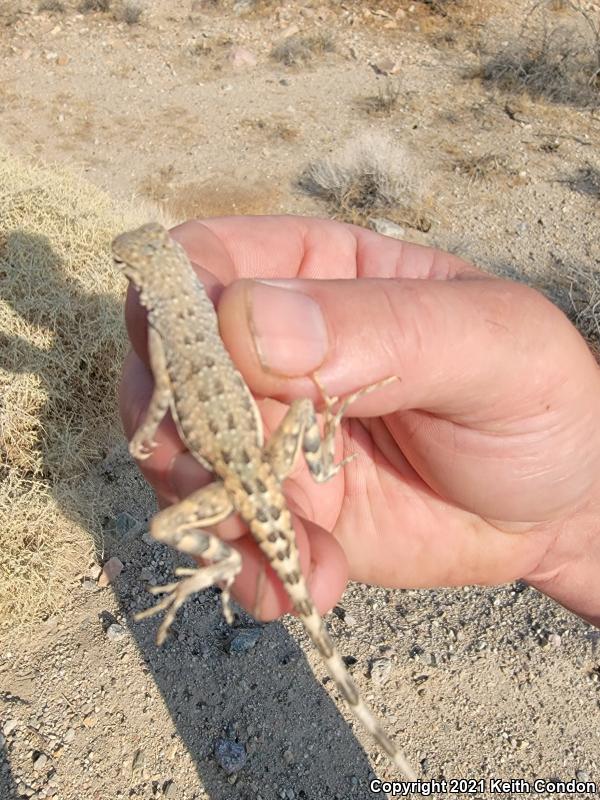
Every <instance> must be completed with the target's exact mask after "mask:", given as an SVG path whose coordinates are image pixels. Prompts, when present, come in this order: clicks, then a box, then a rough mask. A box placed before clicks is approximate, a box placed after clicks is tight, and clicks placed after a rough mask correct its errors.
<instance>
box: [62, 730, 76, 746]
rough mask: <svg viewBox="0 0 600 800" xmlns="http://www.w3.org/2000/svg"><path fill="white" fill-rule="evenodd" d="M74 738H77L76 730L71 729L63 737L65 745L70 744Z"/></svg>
mask: <svg viewBox="0 0 600 800" xmlns="http://www.w3.org/2000/svg"><path fill="white" fill-rule="evenodd" d="M74 738H75V728H69V730H68V731H66V732H65V735H64V736H63V742H64V743H65V744H70V743H71V742H72V741H73V739H74Z"/></svg>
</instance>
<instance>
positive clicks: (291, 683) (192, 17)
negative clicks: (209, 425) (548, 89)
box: [0, 0, 600, 800]
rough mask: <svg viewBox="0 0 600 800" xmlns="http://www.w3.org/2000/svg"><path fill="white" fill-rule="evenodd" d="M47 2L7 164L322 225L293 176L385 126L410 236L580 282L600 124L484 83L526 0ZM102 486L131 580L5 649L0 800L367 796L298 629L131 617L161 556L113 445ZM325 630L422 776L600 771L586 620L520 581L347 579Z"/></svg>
mask: <svg viewBox="0 0 600 800" xmlns="http://www.w3.org/2000/svg"><path fill="white" fill-rule="evenodd" d="M100 5H101V4H100ZM109 5H110V4H109ZM561 5H562V4H560V3H555V4H551V3H547V4H545V6H547V8H546V11H547V13H548V14H549V15H552V14H554V15H558V17H556V16H555V17H552V16H551V21H552V22H553V23H554V22H556V19H558V21H559V22H561V21H564V20H567V21H568V19H567V12H566V11H565V9H564V8H563V9H562V10H561V9H560V8H558V10H553V8H554V6H557V7H560V6H561ZM588 5H591V6H592V7H593V6H594V4H588ZM59 6H60V4H52V3H46V4H44V3H42V4H41V7H42V8H44V7H45V8H46V9H47V10H41V11H38V7H39V6H38V4H37V3H29V2H23V3H16V2H14V3H12V2H11V3H6V2H5V3H0V123H1V124H0V128H1V136H2V138H3V140H4V141H5V142H6V143H7V144H8V145H9V146H10V147H11V149H12V150H13V151H14V153H15V154H16V155H19V156H21V157H24V158H28V159H32V160H34V159H42V160H43V161H44V162H50V161H56V162H58V163H59V164H61V165H68V166H70V167H72V168H75V169H76V170H79V171H81V172H83V173H84V174H85V175H86V176H87V177H88V179H89V180H90V181H92V182H93V183H95V184H97V185H98V186H100V187H102V188H103V189H105V190H107V191H108V192H110V193H111V194H112V195H114V196H117V197H120V198H123V199H124V200H130V199H131V198H132V197H134V198H138V199H139V201H140V202H141V201H142V200H143V201H146V200H150V201H152V202H154V203H160V204H162V206H163V208H164V210H165V213H166V214H167V215H168V216H170V217H172V218H173V219H174V220H182V219H184V218H186V217H190V216H207V215H213V214H223V213H281V212H290V213H311V214H319V215H322V216H326V215H328V214H330V213H331V211H332V209H331V208H329V207H328V206H326V205H324V204H323V203H322V202H321V201H319V200H317V199H314V198H313V197H309V196H306V195H305V194H303V193H302V192H301V191H300V190H299V189H298V188H297V179H298V176H299V175H300V174H301V172H302V170H303V169H304V167H305V166H306V164H307V163H309V162H311V161H312V160H314V159H315V158H320V157H323V156H325V155H334V156H335V154H336V153H338V152H339V151H340V150H341V149H342V147H343V146H344V144H345V143H346V142H347V141H349V140H352V139H354V138H356V137H357V136H361V135H364V134H365V133H367V134H369V133H381V132H383V133H386V134H387V135H389V136H391V137H392V138H393V139H394V140H395V141H397V142H398V143H400V144H402V145H403V146H405V147H407V148H409V150H410V152H411V154H412V162H413V168H414V172H415V175H416V176H417V183H418V187H417V188H418V192H417V195H418V197H419V198H420V199H419V208H418V212H419V214H418V216H420V218H421V219H426V220H427V224H423V225H419V226H418V227H419V228H420V229H417V228H411V227H409V226H408V225H406V220H405V219H402V218H397V219H396V221H397V222H400V223H401V224H402V225H403V226H404V227H405V231H406V237H407V238H410V239H413V240H417V241H421V242H425V243H429V244H436V245H439V246H441V247H444V248H446V249H450V250H452V251H454V252H459V253H460V254H461V255H464V256H466V257H468V258H470V259H472V260H474V261H475V262H476V263H478V264H479V265H481V266H484V267H487V268H489V269H491V270H493V271H496V272H500V273H502V274H507V275H510V276H513V277H517V278H522V279H527V280H530V281H533V282H535V283H537V284H539V285H541V286H543V287H544V288H545V289H546V290H548V291H550V292H551V293H553V295H554V296H556V297H557V299H558V300H559V301H560V302H561V303H563V304H564V305H565V307H567V308H569V303H570V298H571V299H572V292H570V289H571V288H572V287H571V283H570V279H569V276H570V275H573V274H577V273H579V272H581V271H587V272H593V271H594V270H597V267H598V255H597V253H598V250H597V242H598V233H599V227H600V226H599V224H598V200H599V198H600V181H599V180H598V175H599V174H600V173H599V170H600V163H599V162H598V145H599V142H600V116H599V114H598V111H597V110H595V109H594V108H589V107H588V108H584V107H582V106H581V104H577V103H576V102H571V101H569V99H568V97H564V98H562V100H563V102H554V99H553V98H548V97H544V96H538V97H532V96H531V95H529V94H519V93H508V92H506V91H503V90H502V89H501V88H498V87H497V86H494V84H493V83H487V84H486V83H482V81H481V80H479V79H478V78H475V77H473V75H474V74H475V73H476V72H477V70H478V69H479V68H480V65H481V64H482V63H483V62H484V61H485V58H486V57H487V54H489V53H494V52H499V51H501V49H502V47H504V46H505V45H506V42H507V41H511V40H514V41H517V36H518V33H519V30H520V25H521V23H522V21H523V19H524V17H525V12H526V11H527V9H530V8H531V4H529V3H524V2H517V3H508V2H499V3H494V4H492V3H485V2H479V3H467V2H463V3H459V2H456V3H452V2H440V3H420V2H415V3H408V2H398V3H392V2H383V1H382V2H381V3H379V4H371V3H369V2H365V3H359V2H348V3H327V2H324V0H323V2H320V3H317V2H307V3H302V4H301V3H294V2H288V3H271V4H269V3H268V2H262V1H261V2H256V3H254V2H251V0H237V2H222V3H220V2H199V0H196V1H195V2H193V3H191V4H190V3H189V2H185V3H182V4H180V5H178V6H176V5H175V4H172V3H168V2H160V1H159V0H157V2H152V3H148V4H144V5H143V6H142V9H143V11H142V13H141V16H140V18H139V20H138V21H137V22H134V24H127V22H125V21H124V19H125V17H126V16H127V14H128V9H129V21H130V22H132V21H133V17H134V16H135V14H134V13H133V12H132V10H131V9H132V7H133V4H128V5H127V6H117V5H116V4H115V3H113V4H112V6H110V8H109V9H108V10H107V11H104V12H103V11H96V12H90V13H85V14H84V13H79V12H78V11H77V10H76V9H75V8H74V6H73V4H71V3H69V2H66V3H65V4H64V8H63V10H62V11H61V10H60V8H59ZM88 6H89V4H88ZM492 6H493V7H492ZM53 8H54V10H52V9H53ZM442 12H444V13H442ZM595 14H596V15H599V14H600V12H599V11H598V8H597V6H595ZM561 15H562V16H561ZM294 36H295V37H296V39H297V38H298V37H305V39H304V42H303V43H302V42H301V47H300V48H298V47H296V48H295V49H294V48H290V47H288V48H287V50H286V49H284V50H283V51H280V53H281V52H283V53H284V54H285V53H287V55H285V56H281V55H280V59H281V58H282V57H284V59H286V60H288V61H295V62H296V63H292V64H291V65H288V64H286V63H284V61H282V60H277V59H276V58H273V57H272V55H271V53H272V51H273V48H274V47H276V46H277V45H278V44H281V43H282V42H286V41H287V42H288V44H289V41H290V39H291V38H292V37H294ZM311 37H312V38H311ZM290 52H291V55H290ZM381 73H390V74H388V75H385V74H381ZM390 82H391V84H390ZM390 85H393V87H394V91H397V98H396V100H395V102H394V103H392V104H390V107H387V108H384V107H381V106H382V104H381V103H379V104H378V102H377V98H378V97H379V96H380V94H379V93H381V91H383V90H386V88H385V87H389V86H390ZM92 479H93V480H95V481H96V484H95V485H96V486H97V492H98V494H99V496H100V495H102V497H103V501H104V502H105V503H107V504H108V506H109V507H110V508H111V511H112V516H111V518H110V519H107V520H106V534H107V535H106V542H107V546H106V552H105V553H104V558H105V559H106V558H108V557H110V556H117V557H118V558H119V559H120V560H121V561H122V562H123V564H124V570H123V572H122V573H121V575H120V576H119V577H118V578H117V579H116V581H115V582H114V583H113V584H112V585H111V586H110V587H109V588H106V589H100V588H98V586H97V583H96V581H95V577H94V573H89V574H85V575H82V581H81V587H80V589H79V590H78V592H77V594H76V596H75V598H74V603H73V606H74V610H73V611H72V612H71V613H69V614H68V615H56V616H53V617H51V618H50V619H48V620H46V621H44V622H43V623H41V624H40V625H39V626H37V627H36V628H35V629H33V631H32V630H31V629H28V630H27V632H26V633H24V632H21V631H19V630H16V631H13V632H12V633H11V634H9V635H7V636H5V637H4V640H3V641H2V643H1V648H0V723H1V724H0V731H1V733H0V746H1V747H0V749H1V751H2V753H3V755H2V756H0V758H2V759H3V760H2V761H0V797H2V798H17V797H34V798H45V797H56V798H64V800H74V798H80V797H85V798H126V797H135V798H156V797H169V798H176V799H177V800H180V799H181V800H183V799H184V798H186V799H191V798H197V799H198V800H201V799H202V800H203V799H204V798H211V799H212V800H218V799H219V798H240V799H241V800H246V798H248V799H249V798H256V799H257V800H258V798H262V800H272V799H273V800H276V799H279V798H280V799H281V800H299V798H306V799H307V800H319V799H320V798H328V800H329V799H331V800H333V798H340V800H344V799H345V798H368V797H372V796H373V795H372V794H371V792H370V790H369V779H370V776H372V775H373V774H377V775H378V776H379V777H390V778H391V777H393V776H392V774H391V771H390V769H389V767H388V765H387V763H386V762H385V760H384V759H383V757H381V756H380V755H379V754H378V753H377V752H376V751H375V750H374V748H372V746H371V743H370V742H369V741H367V740H366V738H365V737H364V736H363V735H362V732H361V731H359V730H357V729H355V727H354V724H353V722H352V720H350V718H349V715H348V714H347V712H346V710H345V709H343V708H342V707H341V704H340V703H339V698H337V697H336V692H335V691H333V692H332V693H329V690H330V687H331V683H330V682H329V681H328V680H327V679H326V678H325V675H324V672H323V670H322V668H321V667H320V665H319V663H318V661H317V659H316V658H315V656H314V654H313V653H312V650H311V649H310V647H309V646H308V643H307V641H306V637H305V636H304V634H303V633H302V631H301V629H300V626H299V624H298V623H297V622H296V621H295V620H285V621H283V622H281V623H276V624H271V625H267V626H258V625H256V624H255V623H254V622H253V621H252V620H251V619H250V618H249V617H247V616H246V615H245V614H243V613H242V612H240V614H239V619H238V620H237V622H236V626H235V627H234V629H233V630H232V629H229V628H228V626H227V625H226V624H225V623H224V622H223V620H222V618H221V615H220V608H219V601H218V597H217V596H216V593H214V592H209V593H207V594H206V595H205V596H202V597H199V598H196V599H194V600H193V601H192V602H190V603H189V605H188V607H187V609H186V610H185V612H184V613H182V614H181V615H180V617H179V618H178V621H177V624H176V626H175V635H174V636H173V637H172V638H171V640H170V641H169V642H168V644H167V645H166V646H165V647H164V648H163V649H161V650H160V651H159V650H157V649H156V648H155V646H154V644H153V642H152V636H153V632H154V629H155V624H154V623H152V622H148V623H146V624H133V622H132V620H131V615H132V613H133V611H134V610H136V609H139V608H140V607H142V606H143V605H145V604H146V603H147V598H146V593H145V588H144V585H145V583H146V582H148V581H150V582H154V581H155V580H156V581H158V582H163V581H164V580H167V579H168V577H169V575H170V574H171V570H172V566H173V560H172V557H171V555H170V553H168V552H165V550H164V548H161V547H160V546H158V545H155V544H153V543H151V542H150V541H149V540H148V538H147V535H146V534H145V531H146V530H147V521H148V519H149V517H150V516H151V515H152V513H153V510H154V505H153V500H152V497H151V494H150V492H149V491H148V489H147V488H146V487H145V486H144V484H143V481H142V480H141V478H140V477H139V476H138V475H137V473H136V471H135V467H134V466H133V465H132V463H131V460H130V459H129V457H128V456H127V455H126V450H125V448H124V447H120V448H117V449H115V450H112V451H111V453H110V454H109V456H108V457H107V458H106V459H105V460H104V461H102V462H100V463H98V464H97V465H96V471H95V473H94V475H93V476H92ZM398 524H399V525H401V520H399V523H398ZM82 571H83V568H82ZM328 622H329V624H330V627H331V630H332V633H333V635H334V638H335V640H336V641H337V642H338V644H339V646H340V649H341V651H342V653H343V654H344V655H345V656H346V657H347V659H348V662H349V664H350V668H351V671H352V673H353V675H354V677H355V678H356V680H357V682H358V684H359V686H360V688H361V689H362V691H363V692H364V693H365V696H366V697H367V698H368V699H369V700H370V702H371V703H372V704H373V706H374V707H375V708H376V709H377V711H378V712H379V713H380V714H381V715H382V716H383V717H384V719H385V720H386V721H387V723H388V726H389V729H390V732H391V733H392V734H393V735H394V736H395V737H396V738H397V740H398V741H399V742H402V743H404V744H405V746H406V750H407V752H408V755H409V756H410V758H411V760H412V761H413V763H415V764H417V765H419V766H420V770H421V771H422V774H423V778H424V779H426V780H430V779H434V778H442V777H445V778H446V779H448V780H450V779H453V778H472V779H475V780H477V781H483V782H484V783H483V784H482V785H480V784H477V785H476V786H475V787H474V789H475V791H474V794H473V795H472V796H477V797H492V796H497V795H498V792H496V793H494V792H493V785H492V784H491V783H490V781H491V779H492V778H503V779H505V780H510V779H522V780H526V781H529V782H530V783H532V782H533V781H534V779H536V778H540V779H547V780H550V779H553V780H554V779H561V780H570V779H575V778H576V779H577V780H579V781H596V782H597V785H599V786H600V694H599V691H600V655H599V654H598V642H599V641H600V632H598V631H597V630H594V629H592V628H591V627H590V626H588V625H586V624H584V623H583V622H581V621H580V620H578V619H576V618H574V617H573V616H571V615H570V614H568V613H567V612H566V611H564V610H563V609H561V608H559V607H557V606H555V605H554V604H553V603H552V602H550V601H548V600H547V599H545V598H543V597H541V596H539V595H538V594H537V593H536V592H535V591H533V590H531V589H529V588H527V587H526V586H524V585H521V584H516V585H514V586H507V587H502V588H499V589H489V590H488V589H481V588H473V587H471V588H467V589H464V590H452V591H447V590H437V591H404V592H402V591H389V590H383V589H375V588H367V587H363V586H358V585H353V586H351V587H350V588H349V589H348V591H347V593H346V595H345V596H344V598H343V600H342V601H341V605H340V607H339V608H337V609H336V611H335V613H333V614H331V615H330V617H329V618H328ZM305 654H306V655H305ZM307 662H308V663H307ZM309 665H313V666H314V667H315V669H316V672H317V674H318V676H319V678H320V679H321V680H320V681H318V680H316V679H315V678H314V676H313V674H312V671H311V669H310V666H309ZM322 684H324V685H322ZM336 701H337V702H336ZM223 753H224V754H225V755H223ZM242 762H244V763H243V766H242V767H241V769H239V770H238V771H236V772H234V773H232V774H229V775H228V774H227V771H226V769H224V766H225V767H226V766H228V764H230V765H232V766H236V764H237V766H239V765H240V764H242ZM415 796H418V795H415ZM440 796H446V795H444V794H441V795H440ZM447 796H459V795H457V794H454V795H451V794H448V795H447ZM500 796H501V797H515V796H517V789H516V788H513V790H512V791H510V790H508V791H506V792H505V793H500ZM534 796H535V795H534ZM537 796H540V797H551V796H553V793H552V791H551V788H549V789H548V790H547V791H541V792H540V793H538V795H537ZM580 796H584V795H583V794H581V795H580Z"/></svg>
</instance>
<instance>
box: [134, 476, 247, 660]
mask: <svg viewBox="0 0 600 800" xmlns="http://www.w3.org/2000/svg"><path fill="white" fill-rule="evenodd" d="M231 511H232V505H231V501H230V500H229V498H228V496H227V493H226V491H225V487H224V486H223V484H222V483H220V482H215V483H211V484H210V485H209V486H205V487H204V488H202V489H199V490H198V491H196V492H194V493H192V494H191V495H190V496H189V497H187V498H186V499H185V500H182V501H181V502H180V503H177V504H176V505H173V506H170V507H169V508H165V509H164V510H163V511H160V512H159V513H158V514H157V515H156V516H155V517H154V519H153V520H152V523H151V526H150V532H151V534H152V536H153V537H154V538H155V539H156V540H157V541H159V542H163V543H164V544H168V545H170V546H171V547H174V548H176V549H177V550H179V551H180V552H182V553H187V554H188V555H190V556H193V557H198V558H202V559H204V560H205V561H208V562H210V563H208V564H206V565H205V566H201V567H197V568H195V569H194V568H190V567H180V568H178V569H177V570H176V571H175V574H176V575H178V576H181V577H182V578H183V579H182V580H180V581H174V582H173V583H168V584H165V585H164V586H153V587H152V588H151V589H150V592H151V593H152V594H155V595H158V594H164V595H165V597H164V598H163V599H162V600H161V601H160V602H158V603H157V604H156V605H154V606H152V607H151V608H148V609H146V610H145V611H141V612H140V613H138V614H136V615H135V619H136V620H140V619H147V618H148V617H152V616H154V615H155V614H159V613H160V612H161V611H166V612H167V613H166V615H165V618H164V620H163V621H162V623H161V625H160V627H159V629H158V635H157V637H156V642H157V644H158V645H161V644H162V643H163V642H164V641H165V638H166V636H167V633H168V631H169V628H170V627H171V624H172V623H173V620H174V619H175V615H176V613H177V611H178V610H179V608H181V606H182V605H183V603H184V602H185V601H186V600H187V598H188V597H190V596H191V595H193V594H195V593H196V592H199V591H202V590H203V589H206V588H208V587H209V586H214V585H215V584H221V585H222V593H221V603H222V606H223V613H224V616H225V619H226V620H227V622H228V623H229V624H231V623H232V622H233V612H232V610H231V606H230V589H231V585H232V583H233V581H234V580H235V577H236V575H237V574H238V573H239V571H240V569H241V567H242V559H241V556H240V554H239V553H238V552H237V550H234V549H233V548H232V547H230V546H229V545H228V544H227V543H226V542H223V541H221V539H219V537H218V536H216V535H215V534H213V533H209V532H208V531H203V530H201V527H203V526H209V525H215V524H217V523H218V522H221V521H222V520H224V519H225V518H226V517H227V516H229V514H230V513H231Z"/></svg>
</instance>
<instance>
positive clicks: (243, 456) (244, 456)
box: [240, 450, 250, 464]
mask: <svg viewBox="0 0 600 800" xmlns="http://www.w3.org/2000/svg"><path fill="white" fill-rule="evenodd" d="M240 459H241V461H242V463H244V464H249V463H250V454H249V453H248V451H247V450H242V452H241V453H240Z"/></svg>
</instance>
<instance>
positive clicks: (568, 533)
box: [524, 495, 600, 628]
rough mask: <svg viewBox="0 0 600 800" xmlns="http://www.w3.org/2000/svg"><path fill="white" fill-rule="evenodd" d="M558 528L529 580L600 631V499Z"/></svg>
mask: <svg viewBox="0 0 600 800" xmlns="http://www.w3.org/2000/svg"><path fill="white" fill-rule="evenodd" d="M556 525H557V533H556V536H555V538H554V540H553V542H552V544H551V545H550V547H549V548H548V550H547V552H546V554H545V555H544V558H543V559H542V560H541V562H540V563H539V564H538V566H537V567H536V568H535V570H533V571H532V572H531V573H530V574H529V575H526V576H524V577H525V580H526V581H527V582H528V583H529V585H530V586H533V587H534V588H535V589H537V590H538V591H540V592H543V593H544V594H546V595H548V597H551V598H552V599H553V600H555V601H556V602H557V603H560V604H561V605H562V606H564V607H565V608H568V609H569V610H570V611H572V612H574V613H575V614H577V615H578V616H580V617H582V618H583V619H585V620H586V621H587V622H590V623H591V624H592V625H595V626H596V627H599V628H600V579H599V576H600V496H598V495H597V496H596V497H595V498H594V500H592V501H590V502H589V503H588V504H587V506H586V507H585V508H584V509H581V510H579V511H577V512H575V513H574V514H573V515H572V516H570V517H568V518H566V519H564V520H561V521H560V522H557V523H556Z"/></svg>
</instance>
